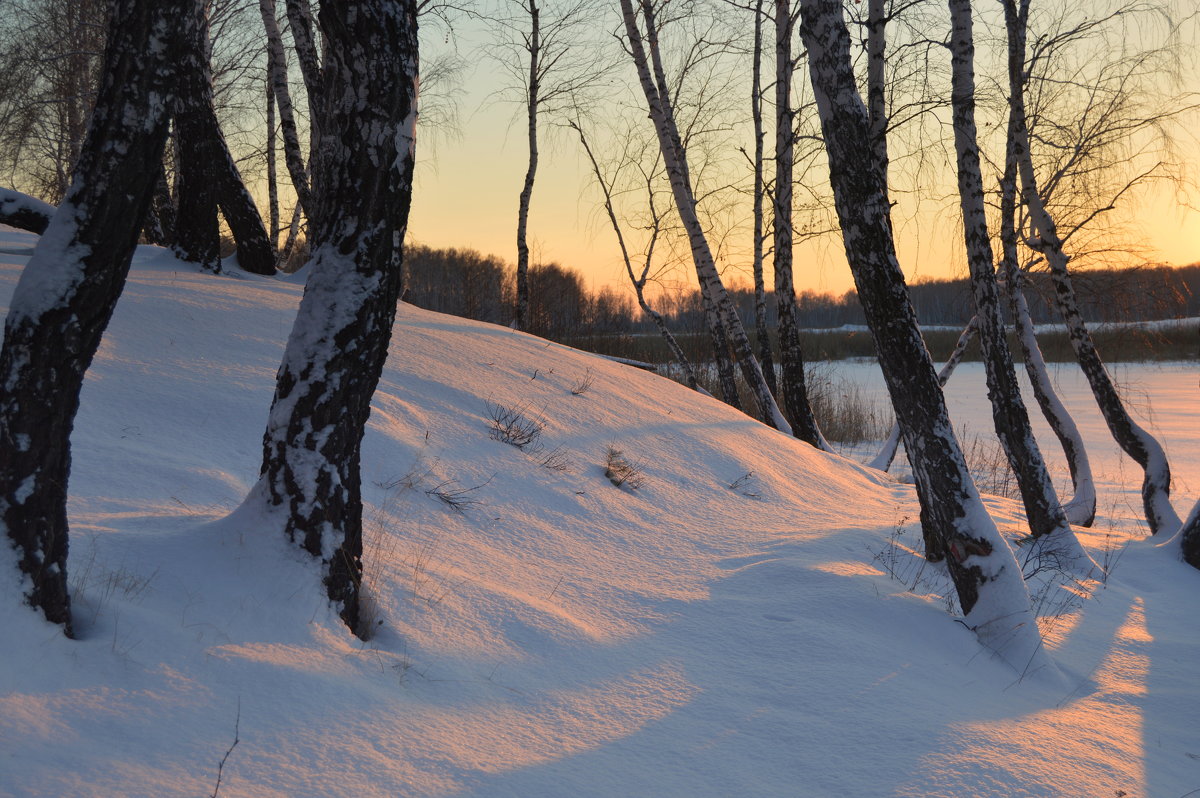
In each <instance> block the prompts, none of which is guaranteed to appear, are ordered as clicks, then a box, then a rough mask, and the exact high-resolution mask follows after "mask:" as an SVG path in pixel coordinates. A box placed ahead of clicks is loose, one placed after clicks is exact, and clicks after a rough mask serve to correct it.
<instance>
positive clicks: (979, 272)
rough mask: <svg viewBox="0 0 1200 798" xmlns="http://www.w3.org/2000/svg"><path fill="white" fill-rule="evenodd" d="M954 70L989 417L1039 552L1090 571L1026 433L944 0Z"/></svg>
mask: <svg viewBox="0 0 1200 798" xmlns="http://www.w3.org/2000/svg"><path fill="white" fill-rule="evenodd" d="M949 8H950V19H951V25H952V30H951V34H950V50H951V68H952V70H953V77H952V81H951V82H952V92H951V105H952V112H953V120H954V126H953V127H954V148H955V153H956V156H957V161H958V195H959V205H960V208H961V210H962V218H963V234H964V239H965V244H966V250H967V263H968V266H969V268H970V272H971V290H972V294H973V296H974V300H975V312H976V318H977V319H978V321H979V344H980V349H981V350H982V353H983V360H984V368H985V373H986V376H987V386H988V399H989V400H990V402H991V405H992V420H993V422H994V425H995V429H996V435H997V437H998V438H999V439H1000V444H1001V447H1002V448H1003V450H1004V454H1005V457H1006V458H1007V459H1008V464H1009V467H1010V468H1011V469H1012V472H1013V474H1014V475H1015V476H1016V479H1017V487H1018V490H1019V491H1020V493H1021V500H1022V502H1023V504H1024V505H1025V515H1026V518H1027V519H1028V521H1029V529H1030V534H1031V537H1032V538H1033V539H1034V540H1038V539H1041V538H1045V540H1044V541H1041V542H1039V544H1038V550H1039V554H1040V555H1044V554H1045V553H1046V552H1049V551H1053V552H1054V553H1055V556H1056V559H1057V566H1058V567H1063V568H1067V569H1069V570H1071V571H1084V572H1088V573H1090V572H1091V570H1092V568H1093V566H1094V564H1093V563H1092V562H1091V558H1089V557H1088V556H1087V553H1086V552H1084V550H1083V547H1082V546H1080V545H1079V541H1078V539H1076V537H1075V533H1074V532H1072V531H1071V527H1070V524H1068V523H1067V518H1066V515H1065V514H1064V513H1063V509H1062V505H1061V504H1060V503H1059V500H1058V494H1057V492H1056V491H1055V489H1054V483H1053V481H1052V480H1051V479H1050V472H1049V470H1048V469H1047V468H1046V463H1045V460H1044V459H1043V458H1042V453H1041V450H1040V449H1039V448H1038V445H1037V441H1036V440H1035V439H1034V437H1033V428H1032V426H1031V425H1030V423H1029V414H1028V412H1027V411H1026V409H1025V403H1024V402H1023V401H1022V399H1021V390H1020V387H1019V386H1018V384H1017V373H1016V369H1015V368H1014V367H1013V362H1012V356H1011V354H1010V353H1009V349H1008V340H1007V337H1006V330H1005V326H1004V319H1003V317H1002V316H1001V313H1000V296H999V289H998V288H997V285H996V271H995V267H994V266H993V264H992V245H991V235H990V233H989V232H988V225H987V213H986V210H985V208H984V201H983V174H982V171H981V169H980V166H979V145H978V137H977V134H976V128H975V43H974V32H973V24H972V19H971V2H970V0H949Z"/></svg>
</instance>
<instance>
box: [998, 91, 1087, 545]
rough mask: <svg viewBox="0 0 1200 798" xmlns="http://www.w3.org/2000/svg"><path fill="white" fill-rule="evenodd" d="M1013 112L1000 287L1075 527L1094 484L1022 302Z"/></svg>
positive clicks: (1003, 186) (1082, 520)
mask: <svg viewBox="0 0 1200 798" xmlns="http://www.w3.org/2000/svg"><path fill="white" fill-rule="evenodd" d="M1013 125H1014V120H1013V115H1012V113H1011V112H1010V114H1009V135H1008V145H1007V155H1006V157H1005V166H1004V175H1003V177H1002V178H1001V181H1000V241H1001V245H1002V246H1003V249H1004V257H1003V259H1002V269H1003V271H1004V285H1005V288H1006V290H1007V292H1008V303H1009V310H1010V313H1011V315H1012V318H1013V326H1014V327H1015V328H1016V332H1017V340H1018V341H1019V342H1020V345H1021V357H1022V360H1023V361H1024V362H1025V373H1026V375H1028V377H1029V384H1030V386H1031V387H1032V388H1033V396H1034V398H1035V399H1036V400H1037V403H1038V407H1039V408H1040V409H1041V411H1042V416H1043V417H1044V418H1045V419H1046V423H1047V424H1049V425H1050V429H1051V430H1053V432H1054V436H1055V437H1056V438H1058V442H1059V445H1060V446H1062V450H1063V455H1064V456H1065V457H1066V459H1067V468H1068V469H1069V470H1070V472H1071V484H1072V486H1073V487H1074V491H1075V492H1074V495H1073V496H1072V497H1071V500H1070V501H1069V502H1067V503H1066V504H1064V505H1063V512H1065V513H1066V515H1067V520H1068V521H1069V522H1071V523H1072V524H1075V525H1076V526H1083V527H1090V526H1091V525H1092V523H1093V521H1094V520H1095V518H1096V483H1095V480H1094V479H1093V478H1092V466H1091V463H1090V462H1089V460H1088V454H1087V448H1086V447H1085V446H1084V444H1083V436H1082V435H1080V434H1079V428H1078V427H1077V426H1076V425H1075V420H1074V419H1073V418H1072V417H1071V414H1070V412H1068V411H1067V408H1066V405H1064V404H1063V403H1062V400H1061V399H1059V398H1058V393H1057V392H1056V391H1055V390H1054V384H1053V383H1052V382H1051V380H1050V373H1049V371H1048V370H1047V368H1046V360H1045V358H1044V357H1042V348H1041V346H1040V345H1039V344H1038V340H1037V334H1036V332H1035V330H1034V326H1033V319H1032V318H1031V316H1030V313H1029V303H1028V302H1027V301H1026V300H1025V287H1024V277H1023V276H1022V273H1021V267H1020V265H1019V264H1018V262H1017V225H1016V217H1017V161H1016V151H1015V149H1014V144H1015V142H1014V137H1013V129H1014V128H1013Z"/></svg>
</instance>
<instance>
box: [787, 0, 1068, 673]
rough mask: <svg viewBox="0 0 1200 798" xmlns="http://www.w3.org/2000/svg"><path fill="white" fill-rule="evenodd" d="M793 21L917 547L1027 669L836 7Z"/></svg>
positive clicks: (1035, 641) (1008, 561)
mask: <svg viewBox="0 0 1200 798" xmlns="http://www.w3.org/2000/svg"><path fill="white" fill-rule="evenodd" d="M801 12H802V20H803V21H802V25H801V36H802V37H803V39H804V42H805V46H806V48H807V50H808V62H809V70H810V73H811V78H812V85H813V93H814V96H815V98H816V102H817V109H818V112H819V114H820V117H821V127H822V131H823V133H824V138H825V146H826V150H827V153H828V157H829V173H830V183H831V184H832V187H833V192H834V201H835V205H836V208H837V213H838V219H839V221H840V223H841V228H842V239H843V243H844V245H845V249H846V257H847V260H848V261H849V263H850V266H851V270H852V272H853V274H854V282H855V285H856V286H857V288H858V296H859V300H860V301H861V303H862V307H863V312H864V314H865V315H866V318H867V324H868V326H869V327H870V329H871V335H872V337H873V339H874V341H875V346H876V349H877V351H878V354H879V363H880V366H881V368H882V370H883V376H884V381H885V382H886V384H887V387H888V393H889V394H890V396H891V399H892V406H893V408H894V409H895V411H896V419H897V421H898V422H899V424H900V429H901V432H902V434H903V437H904V445H905V448H906V449H907V451H908V455H909V460H910V462H911V464H912V468H913V475H914V477H915V479H916V483H917V490H918V492H919V493H923V494H924V497H923V498H922V508H923V510H924V511H925V515H926V518H925V519H924V522H925V523H927V524H928V525H929V526H930V527H931V529H930V530H928V531H927V538H926V539H927V540H928V539H930V538H932V539H933V540H935V541H937V542H938V543H939V544H940V547H941V549H942V551H944V552H945V559H946V563H947V566H948V568H949V571H950V576H951V578H952V579H953V580H954V585H955V588H956V590H957V592H958V597H959V602H960V604H961V605H962V609H963V612H964V614H965V615H966V619H965V620H966V622H967V623H968V625H970V626H971V627H972V628H973V629H975V631H976V633H977V634H978V635H979V637H980V640H981V641H982V642H984V643H985V644H987V645H989V646H992V647H994V648H995V649H996V650H998V651H1002V652H1003V655H1004V656H1005V657H1006V659H1007V660H1008V661H1009V662H1011V663H1013V664H1014V665H1017V666H1018V667H1021V668H1026V667H1030V663H1032V662H1033V661H1034V660H1038V661H1039V662H1040V663H1041V664H1048V661H1047V659H1046V655H1045V653H1044V651H1043V649H1042V647H1041V640H1040V637H1039V635H1038V632H1037V625H1036V622H1035V620H1034V618H1033V613H1032V612H1031V610H1030V607H1029V596H1028V593H1027V592H1026V590H1025V586H1024V583H1023V581H1022V579H1021V573H1020V568H1019V566H1018V565H1017V562H1016V559H1015V558H1014V557H1013V554H1012V552H1011V550H1010V549H1009V548H1008V545H1007V544H1006V543H1005V541H1004V539H1003V538H1002V537H1000V534H999V532H998V530H997V529H996V526H995V524H994V522H992V520H991V518H990V517H989V516H988V515H987V511H986V510H985V509H984V507H983V504H982V502H981V501H980V498H979V494H978V492H977V491H976V489H975V485H974V483H973V481H972V480H971V475H970V473H969V471H968V470H967V465H966V460H965V458H964V457H963V453H962V450H961V449H960V448H959V445H958V441H957V439H956V438H955V437H954V433H953V430H952V428H951V425H950V417H949V415H948V414H947V412H946V403H945V399H944V397H943V396H942V391H941V387H940V386H939V385H938V378H937V374H936V373H935V371H934V367H933V361H932V360H931V359H930V357H929V352H928V351H927V350H926V349H925V345H924V342H923V341H922V339H921V334H920V331H919V329H918V328H917V320H916V314H915V313H914V311H913V308H912V304H911V302H910V301H909V296H908V290H907V287H906V286H905V283H904V276H903V274H902V273H901V271H900V265H899V263H898V261H897V259H896V252H895V244H894V240H893V237H892V226H891V206H890V202H889V200H888V195H887V188H886V186H885V185H884V181H883V175H882V172H881V171H880V169H879V168H878V165H876V164H875V163H874V161H873V159H872V158H870V157H869V156H868V157H864V153H863V148H862V143H863V142H866V141H869V140H870V121H869V118H868V115H867V110H866V107H865V106H864V105H863V102H862V98H861V97H860V96H859V94H858V87H857V83H856V80H855V76H854V71H853V68H852V67H851V63H850V35H849V32H848V31H847V30H846V23H845V20H844V19H843V18H842V4H841V2H840V0H801ZM1018 663H1020V664H1019V665H1018Z"/></svg>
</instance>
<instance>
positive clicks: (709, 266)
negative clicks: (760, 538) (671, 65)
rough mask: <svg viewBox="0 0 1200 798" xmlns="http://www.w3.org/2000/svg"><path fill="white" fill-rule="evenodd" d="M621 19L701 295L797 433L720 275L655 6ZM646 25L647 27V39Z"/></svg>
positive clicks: (769, 403)
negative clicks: (702, 215) (703, 219)
mask: <svg viewBox="0 0 1200 798" xmlns="http://www.w3.org/2000/svg"><path fill="white" fill-rule="evenodd" d="M621 16H622V19H623V22H624V27H625V46H626V52H627V53H628V54H629V56H630V57H631V58H632V59H633V62H634V66H635V67H636V68H637V73H638V81H639V83H640V85H641V88H642V93H643V95H644V96H645V99H646V104H647V106H648V109H649V112H650V118H651V120H652V121H653V123H654V131H655V134H656V136H657V138H658V144H659V150H660V152H661V153H662V156H663V164H664V166H665V168H666V171H667V177H668V179H669V181H670V184H671V191H672V195H673V196H674V199H675V208H676V211H677V212H678V213H679V217H680V221H681V222H682V224H683V227H684V231H685V233H686V235H687V239H688V244H689V247H690V249H691V253H692V261H693V263H694V264H695V267H696V275H697V277H698V278H699V281H700V291H701V296H702V298H705V299H706V300H707V301H709V302H711V303H712V306H713V308H714V309H715V311H716V312H717V313H719V314H720V320H721V326H722V327H723V330H724V332H725V333H726V334H727V335H728V337H729V343H730V345H731V346H732V348H733V351H734V353H735V355H736V357H737V361H738V365H739V366H740V368H741V371H742V376H743V377H744V378H745V380H746V383H747V384H748V385H749V386H750V390H751V392H752V394H753V395H754V400H755V403H756V404H757V406H758V410H759V413H760V416H761V418H762V420H763V421H764V423H766V424H768V425H769V426H772V427H774V428H776V429H778V430H781V431H783V432H786V433H788V434H791V432H792V428H791V426H790V425H789V424H788V422H787V420H786V419H785V418H784V416H783V413H781V412H780V410H779V406H778V405H777V404H776V403H775V397H774V396H773V395H772V394H771V390H770V388H769V387H768V385H767V382H766V379H765V378H764V377H763V373H762V368H761V366H760V365H759V362H758V358H756V357H755V356H754V349H753V346H752V345H751V343H750V339H749V337H748V336H747V335H746V330H745V328H744V327H743V326H742V322H741V319H740V318H739V317H738V315H737V309H736V308H735V307H734V304H733V301H732V300H731V299H730V297H729V293H728V291H726V289H725V285H724V283H722V282H721V277H720V275H719V274H718V273H717V268H716V263H715V261H714V260H713V256H712V250H711V249H710V248H709V243H708V239H707V237H706V235H705V232H704V228H703V226H702V225H701V223H700V219H699V216H698V215H697V212H696V204H697V201H696V196H695V193H694V191H693V187H692V180H691V175H690V173H689V169H688V160H687V153H686V151H685V150H684V147H683V143H682V139H681V137H680V135H679V127H678V125H677V124H676V121H675V113H674V107H673V105H672V101H671V93H670V90H669V87H668V82H667V77H666V70H665V69H664V68H663V62H662V53H661V50H660V48H659V39H658V36H659V28H658V23H657V21H656V12H655V9H654V7H653V4H652V2H651V0H639V6H638V11H635V10H634V7H633V0H621ZM639 17H640V20H641V22H640V23H639ZM641 25H644V26H645V31H646V32H645V36H644V38H643V34H642V31H641V27H640V26H641Z"/></svg>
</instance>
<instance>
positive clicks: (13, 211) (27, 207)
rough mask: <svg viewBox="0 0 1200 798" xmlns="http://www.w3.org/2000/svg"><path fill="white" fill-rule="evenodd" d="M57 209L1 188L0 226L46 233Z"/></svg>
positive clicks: (38, 200)
mask: <svg viewBox="0 0 1200 798" xmlns="http://www.w3.org/2000/svg"><path fill="white" fill-rule="evenodd" d="M57 210H58V208H55V207H54V206H53V205H51V204H50V203H48V202H42V201H41V200H40V199H35V198H33V197H31V196H29V195H28V194H22V193H21V192H20V191H14V190H12V189H11V188H0V224H7V225H10V226H11V227H18V228H20V229H22V230H28V231H29V232H31V233H44V232H45V231H46V226H47V225H48V224H50V219H51V217H53V216H54V212H55V211H57Z"/></svg>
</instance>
